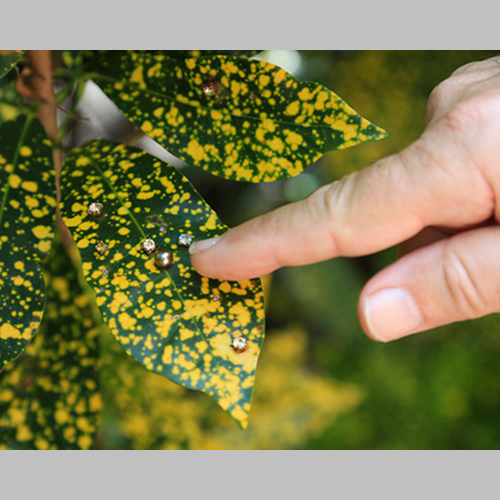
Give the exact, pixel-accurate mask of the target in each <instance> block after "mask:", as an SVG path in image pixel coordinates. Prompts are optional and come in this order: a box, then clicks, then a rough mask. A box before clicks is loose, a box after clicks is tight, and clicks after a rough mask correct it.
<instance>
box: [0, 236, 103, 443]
mask: <svg viewBox="0 0 500 500" xmlns="http://www.w3.org/2000/svg"><path fill="white" fill-rule="evenodd" d="M45 267H46V276H47V307H46V310H45V313H44V316H43V320H42V323H41V324H40V328H39V330H38V332H37V334H36V336H35V338H34V339H33V342H32V343H31V344H30V345H29V346H28V348H27V349H26V351H25V353H24V355H23V356H22V357H20V358H19V359H18V360H17V361H16V362H14V363H11V364H10V365H9V366H8V367H7V368H6V369H5V371H4V373H3V374H2V376H1V378H0V449H2V448H10V449H12V448H14V449H89V448H90V447H91V446H92V445H93V443H94V437H95V433H96V432H97V427H98V423H99V417H100V410H101V407H102V402H101V396H100V392H99V379H98V370H97V366H98V333H99V331H98V328H97V326H96V323H95V321H94V319H93V311H92V308H91V306H90V297H89V294H88V292H85V291H84V289H83V287H82V284H81V282H80V278H79V276H78V274H77V272H76V270H75V267H74V265H73V262H72V260H71V258H70V256H69V255H68V253H67V250H66V249H65V248H64V247H63V245H62V244H61V242H60V241H58V242H57V244H55V245H54V248H53V251H52V252H51V254H50V256H49V259H48V260H47V263H46V266H45Z"/></svg>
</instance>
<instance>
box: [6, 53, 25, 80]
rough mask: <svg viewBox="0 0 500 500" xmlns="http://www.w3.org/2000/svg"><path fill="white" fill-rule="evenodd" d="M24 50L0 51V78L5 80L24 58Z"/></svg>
mask: <svg viewBox="0 0 500 500" xmlns="http://www.w3.org/2000/svg"><path fill="white" fill-rule="evenodd" d="M23 54H24V50H0V78H3V77H4V76H5V75H6V74H7V73H8V72H9V71H10V70H11V69H12V68H13V67H14V66H15V65H16V63H17V62H18V61H19V59H21V57H23Z"/></svg>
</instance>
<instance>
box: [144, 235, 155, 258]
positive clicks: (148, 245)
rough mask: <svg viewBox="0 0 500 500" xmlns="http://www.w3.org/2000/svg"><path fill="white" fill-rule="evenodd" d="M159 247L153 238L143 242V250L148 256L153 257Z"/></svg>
mask: <svg viewBox="0 0 500 500" xmlns="http://www.w3.org/2000/svg"><path fill="white" fill-rule="evenodd" d="M157 247H158V245H157V244H156V242H155V240H153V239H152V238H146V239H145V240H143V241H142V242H141V248H142V249H143V250H144V252H145V253H146V255H151V254H152V253H153V252H154V251H155V250H156V249H157Z"/></svg>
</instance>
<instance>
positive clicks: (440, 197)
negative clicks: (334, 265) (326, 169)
mask: <svg viewBox="0 0 500 500" xmlns="http://www.w3.org/2000/svg"><path fill="white" fill-rule="evenodd" d="M447 134H448V135H449V134H451V131H441V132H440V133H439V134H437V133H432V131H431V132H429V133H425V134H424V135H422V137H421V138H420V139H419V140H418V141H417V142H415V143H414V144H412V145H411V146H410V147H408V148H407V149H405V150H403V151H402V152H400V153H399V154H397V155H394V156H391V157H388V158H385V159H383V160H381V161H378V162H376V163H375V164H373V165H372V166H370V167H368V168H366V169H365V170H362V171H360V172H356V173H353V174H351V175H349V176H347V177H345V178H344V179H342V180H340V181H337V182H335V183H333V184H330V185H327V186H324V187H322V188H320V189H319V190H318V191H316V192H315V193H313V194H312V195H311V196H309V197H308V198H306V199H305V200H302V201H299V202H297V203H293V204H290V205H286V206H283V207H281V208H278V209H277V210H275V211H273V212H270V213H268V214H266V215H263V216H260V217H257V218H255V219H253V220H250V221H248V222H246V223H244V224H242V225H240V226H238V227H236V228H234V229H231V230H229V231H228V232H227V233H225V234H224V235H223V236H222V237H221V238H219V239H217V240H216V241H208V240H207V241H206V242H198V243H196V244H194V245H193V246H192V250H191V252H192V255H191V260H192V263H193V265H194V267H195V269H196V270H197V271H198V272H199V273H200V274H202V275H204V276H208V277H212V278H219V279H227V280H241V279H246V278H254V277H257V276H263V275H265V274H268V273H270V272H272V271H274V270H276V269H278V268H280V267H283V266H297V265H305V264H311V263H315V262H319V261H322V260H326V259H329V258H332V257H338V256H350V257H353V256H361V255H366V254H370V253H374V252H378V251H380V250H383V249H386V248H388V247H391V246H393V245H396V244H398V243H400V242H402V241H405V240H407V239H409V238H410V237H412V236H414V235H415V234H417V233H418V232H419V231H421V230H422V229H423V228H424V227H426V226H432V225H443V226H450V227H462V226H467V225H471V224H476V223H478V222H481V221H483V220H486V219H488V218H489V217H490V216H491V215H492V207H493V204H492V196H493V195H492V192H491V188H490V186H489V184H488V182H487V181H486V180H485V178H484V176H483V175H482V174H481V172H480V171H479V170H478V169H477V168H474V167H473V166H471V165H470V164H468V161H467V159H468V158H470V155H468V154H467V155H465V154H463V151H461V150H460V148H459V147H457V146H456V145H454V143H455V142H456V139H455V140H454V138H453V137H447ZM451 146H453V147H451Z"/></svg>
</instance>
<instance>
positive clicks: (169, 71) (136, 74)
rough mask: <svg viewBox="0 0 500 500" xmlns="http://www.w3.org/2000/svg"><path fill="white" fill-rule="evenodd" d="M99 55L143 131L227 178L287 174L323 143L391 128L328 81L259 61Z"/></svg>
mask: <svg viewBox="0 0 500 500" xmlns="http://www.w3.org/2000/svg"><path fill="white" fill-rule="evenodd" d="M93 64H94V66H93V68H92V69H93V70H95V71H96V73H95V74H93V78H94V79H95V80H96V81H97V83H98V84H99V85H100V86H101V87H102V88H103V90H104V91H105V92H106V94H107V95H108V96H109V97H110V98H111V99H112V100H113V101H114V102H115V103H116V104H117V105H118V107H119V108H120V109H121V110H122V112H123V113H124V114H125V115H126V116H127V117H128V118H129V119H130V120H132V121H133V122H134V123H135V124H136V125H137V126H139V127H140V128H141V129H142V130H143V131H144V132H145V133H146V134H148V135H149V136H150V137H152V138H153V139H155V140H156V141H158V142H159V143H160V144H161V145H163V146H164V147H165V148H167V149H168V150H169V151H170V152H171V153H173V154H174V155H176V156H178V157H179V158H181V159H183V160H185V161H187V162H188V163H191V164H193V165H196V166H198V167H201V168H203V169H204V170H207V171H209V172H211V173H212V174H215V175H218V176H221V177H225V178H227V179H234V180H242V181H250V182H268V181H275V180H278V179H284V178H287V177H291V176H295V175H298V174H300V173H301V172H303V171H304V170H305V169H306V168H307V167H308V166H309V165H310V164H311V163H313V162H314V161H316V160H317V159H318V158H320V157H321V155H322V154H323V153H325V152H326V151H330V150H335V149H344V148H347V147H350V146H354V145H356V144H358V143H360V142H364V141H369V140H373V139H380V138H382V137H384V136H385V132H384V131H383V130H382V129H380V128H378V127H376V126H375V125H373V124H371V123H370V122H369V121H367V120H365V119H364V118H362V117H361V116H359V115H358V114H357V113H356V112H355V111H354V110H353V109H352V108H350V107H349V106H348V105H347V104H346V103H345V102H344V101H343V100H342V99H341V98H340V97H338V96H337V95H336V94H334V93H333V92H331V91H330V90H328V89H327V88H326V87H323V86H322V85H319V84H316V83H310V82H300V81H298V80H296V79H295V78H293V77H292V76H291V75H289V74H288V73H286V72H285V70H283V69H281V68H279V67H277V66H275V65H273V64H270V63H267V62H263V61H257V60H250V59H244V58H235V57H229V56H215V57H198V58H194V59H187V60H185V61H176V60H175V59H172V58H170V57H167V56H165V55H152V54H145V53H134V52H125V53H123V52H121V53H118V54H114V55H110V54H106V55H103V56H101V57H100V58H99V57H98V58H97V60H95V61H94V63H93Z"/></svg>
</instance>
